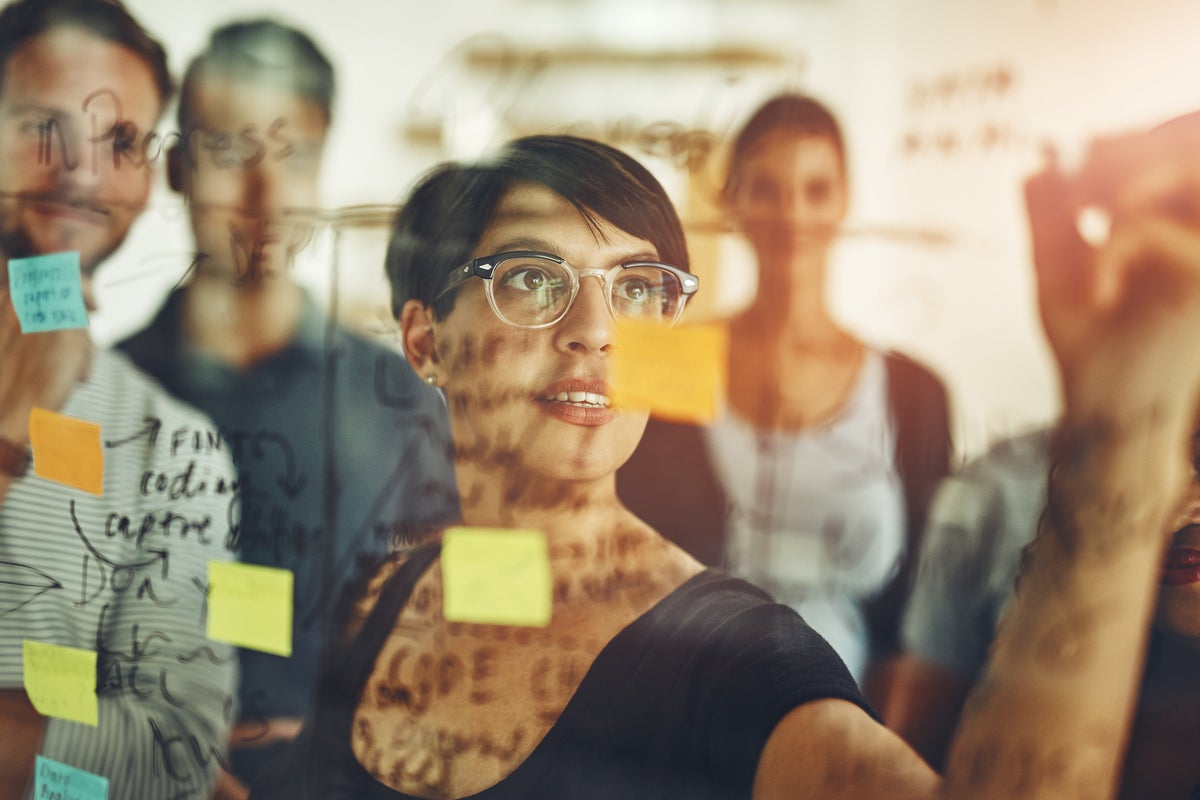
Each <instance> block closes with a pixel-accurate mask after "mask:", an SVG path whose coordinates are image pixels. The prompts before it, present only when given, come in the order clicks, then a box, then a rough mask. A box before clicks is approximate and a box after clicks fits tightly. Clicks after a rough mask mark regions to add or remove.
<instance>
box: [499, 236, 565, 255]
mask: <svg viewBox="0 0 1200 800" xmlns="http://www.w3.org/2000/svg"><path fill="white" fill-rule="evenodd" d="M511 250H537V251H538V252H541V253H550V254H553V255H557V253H556V252H555V248H554V245H552V244H550V242H547V241H546V240H545V239H538V238H536V237H532V236H518V237H515V238H512V239H505V240H504V241H503V242H501V243H500V244H499V245H497V246H496V252H497V253H507V252H509V251H511Z"/></svg>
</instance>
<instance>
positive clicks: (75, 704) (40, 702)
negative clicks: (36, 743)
mask: <svg viewBox="0 0 1200 800" xmlns="http://www.w3.org/2000/svg"><path fill="white" fill-rule="evenodd" d="M21 658H22V665H23V667H24V671H25V693H26V694H27V695H29V702H31V703H33V707H34V708H36V709H37V711H38V713H39V714H41V715H42V716H46V717H58V718H59V719H68V720H72V721H74V722H82V723H84V724H85V725H95V724H97V722H98V721H99V716H100V712H99V706H98V704H97V703H96V651H95V650H80V649H79V648H77V647H64V646H62V645H57V644H47V643H46V642H35V641H33V640H31V639H26V640H24V642H23V643H22V648H21Z"/></svg>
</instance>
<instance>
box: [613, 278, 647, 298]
mask: <svg viewBox="0 0 1200 800" xmlns="http://www.w3.org/2000/svg"><path fill="white" fill-rule="evenodd" d="M620 292H621V296H622V297H623V298H625V299H626V300H634V301H638V302H640V301H642V300H645V299H646V295H648V294H650V285H649V284H648V283H646V281H644V280H642V279H641V278H636V279H634V280H630V281H625V282H623V283H622V284H621V289H620Z"/></svg>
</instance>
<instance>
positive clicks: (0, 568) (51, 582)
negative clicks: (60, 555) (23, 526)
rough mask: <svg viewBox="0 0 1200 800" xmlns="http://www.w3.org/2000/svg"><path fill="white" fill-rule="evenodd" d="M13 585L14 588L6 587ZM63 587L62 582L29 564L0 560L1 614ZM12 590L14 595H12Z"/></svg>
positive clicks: (8, 612)
mask: <svg viewBox="0 0 1200 800" xmlns="http://www.w3.org/2000/svg"><path fill="white" fill-rule="evenodd" d="M9 586H11V587H13V589H12V590H9V589H7V588H6V587H9ZM61 588H63V586H62V584H61V583H59V582H58V581H57V580H55V579H54V578H51V577H50V576H49V575H47V574H46V573H44V572H42V571H41V570H39V569H35V568H34V567H31V566H29V565H27V564H17V563H15V562H12V561H0V591H3V592H4V594H3V595H0V616H4V615H5V614H10V613H12V612H13V611H16V610H17V609H18V608H21V607H22V606H25V605H28V604H29V603H32V602H33V601H34V600H36V599H38V598H39V597H41V596H42V595H44V594H45V593H46V592H49V591H51V590H53V589H61ZM10 591H11V593H12V595H15V596H10Z"/></svg>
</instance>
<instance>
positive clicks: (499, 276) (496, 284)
mask: <svg viewBox="0 0 1200 800" xmlns="http://www.w3.org/2000/svg"><path fill="white" fill-rule="evenodd" d="M492 296H493V298H494V300H495V303H496V308H497V310H499V311H500V313H501V314H502V315H503V316H504V317H505V318H506V319H508V320H510V321H511V322H514V323H516V324H518V325H542V324H546V323H549V322H551V321H553V320H555V319H557V318H558V317H559V316H561V315H562V314H563V313H565V312H566V310H567V306H568V305H570V303H571V273H570V267H567V266H566V265H564V264H558V263H556V262H554V261H550V260H549V259H544V258H536V257H528V256H526V257H520V258H506V259H504V260H503V261H501V262H500V263H499V264H497V265H496V271H495V272H494V273H493V274H492ZM681 297H682V288H681V287H680V285H679V279H678V278H676V277H675V275H674V274H672V273H670V272H668V271H667V270H664V269H659V268H658V267H649V266H645V267H630V268H628V269H622V270H620V271H619V272H618V273H617V274H616V276H615V277H614V279H613V282H612V294H611V297H610V299H611V301H612V308H613V310H614V311H615V312H616V314H617V315H618V316H620V317H626V318H633V319H642V320H647V321H666V322H670V321H671V320H673V319H674V318H675V314H676V312H677V311H678V309H679V305H680V301H681Z"/></svg>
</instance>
